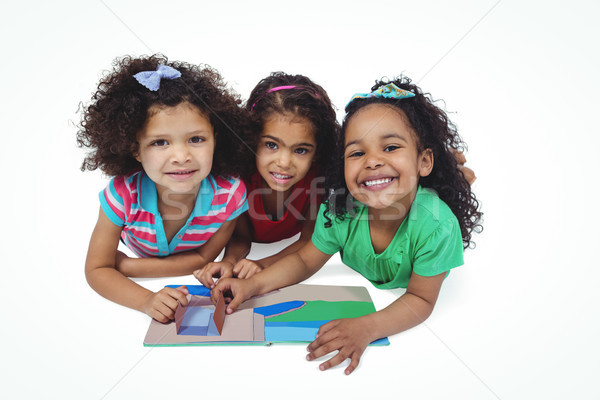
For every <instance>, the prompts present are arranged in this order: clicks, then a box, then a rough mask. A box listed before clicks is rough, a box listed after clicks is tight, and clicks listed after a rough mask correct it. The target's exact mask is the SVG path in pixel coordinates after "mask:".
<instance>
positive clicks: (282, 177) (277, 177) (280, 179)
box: [271, 172, 294, 183]
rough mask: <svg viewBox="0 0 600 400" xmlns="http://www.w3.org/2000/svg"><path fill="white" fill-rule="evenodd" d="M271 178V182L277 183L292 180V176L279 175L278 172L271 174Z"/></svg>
mask: <svg viewBox="0 0 600 400" xmlns="http://www.w3.org/2000/svg"><path fill="white" fill-rule="evenodd" d="M271 176H272V177H273V180H274V181H275V182H277V183H287V182H288V181H289V180H290V179H292V178H293V177H294V176H293V175H287V174H280V173H278V172H271Z"/></svg>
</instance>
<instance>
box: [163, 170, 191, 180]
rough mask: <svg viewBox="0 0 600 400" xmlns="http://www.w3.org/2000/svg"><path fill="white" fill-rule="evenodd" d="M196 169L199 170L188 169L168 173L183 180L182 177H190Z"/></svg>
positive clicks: (176, 178)
mask: <svg viewBox="0 0 600 400" xmlns="http://www.w3.org/2000/svg"><path fill="white" fill-rule="evenodd" d="M196 171H197V170H196V169H188V170H186V171H173V172H167V173H166V174H167V175H169V176H170V177H171V178H173V179H175V180H181V179H187V178H189V177H190V176H192V175H193V174H194V173H195V172H196Z"/></svg>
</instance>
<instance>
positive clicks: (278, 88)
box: [250, 85, 299, 111]
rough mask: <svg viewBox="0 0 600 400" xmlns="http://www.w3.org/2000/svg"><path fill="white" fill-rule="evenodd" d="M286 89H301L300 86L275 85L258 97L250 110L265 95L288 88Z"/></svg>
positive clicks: (252, 108) (251, 108)
mask: <svg viewBox="0 0 600 400" xmlns="http://www.w3.org/2000/svg"><path fill="white" fill-rule="evenodd" d="M286 89H299V87H298V86H294V85H291V86H275V87H274V88H271V89H269V90H267V91H266V92H264V93H263V94H262V95H260V97H259V98H258V99H256V101H255V102H254V104H252V107H250V111H252V110H254V106H255V105H256V103H258V102H259V101H260V99H262V98H263V97H265V96H266V95H267V94H268V93H271V92H277V91H279V90H286Z"/></svg>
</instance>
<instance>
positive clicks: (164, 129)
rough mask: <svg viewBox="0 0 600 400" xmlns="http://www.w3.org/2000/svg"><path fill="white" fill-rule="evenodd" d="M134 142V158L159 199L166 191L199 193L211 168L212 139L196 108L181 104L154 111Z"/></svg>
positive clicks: (212, 133)
mask: <svg viewBox="0 0 600 400" xmlns="http://www.w3.org/2000/svg"><path fill="white" fill-rule="evenodd" d="M137 139H138V143H139V150H138V152H137V154H135V156H136V159H137V160H138V161H139V162H140V163H141V164H142V167H143V168H144V171H145V172H146V174H147V175H148V176H149V177H150V179H152V181H153V182H154V183H155V184H156V188H157V191H158V194H159V196H160V195H162V194H163V193H164V192H165V191H168V192H169V194H170V193H173V194H188V195H189V194H193V195H196V194H197V193H198V189H199V188H200V183H201V182H202V180H203V179H204V178H206V177H207V176H208V174H209V173H210V170H211V168H212V158H213V153H214V149H215V136H214V130H213V126H212V124H211V123H210V121H209V120H208V118H206V117H205V116H204V115H203V114H202V113H201V112H200V111H199V110H198V109H197V108H196V107H194V106H193V105H191V104H189V103H180V104H178V105H177V106H175V107H165V108H157V109H156V113H155V114H154V115H152V116H151V117H150V118H148V121H147V122H146V125H145V126H144V128H143V129H142V131H140V132H139V133H138V137H137ZM159 198H160V197H159Z"/></svg>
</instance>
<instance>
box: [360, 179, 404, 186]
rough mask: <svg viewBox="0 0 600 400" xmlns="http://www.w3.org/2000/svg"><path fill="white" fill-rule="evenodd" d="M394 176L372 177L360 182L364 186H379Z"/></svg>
mask: <svg viewBox="0 0 600 400" xmlns="http://www.w3.org/2000/svg"><path fill="white" fill-rule="evenodd" d="M394 179H396V178H380V179H373V180H370V181H364V182H363V183H362V185H364V186H366V187H373V186H381V185H387V184H388V183H390V182H391V181H393V180H394Z"/></svg>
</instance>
